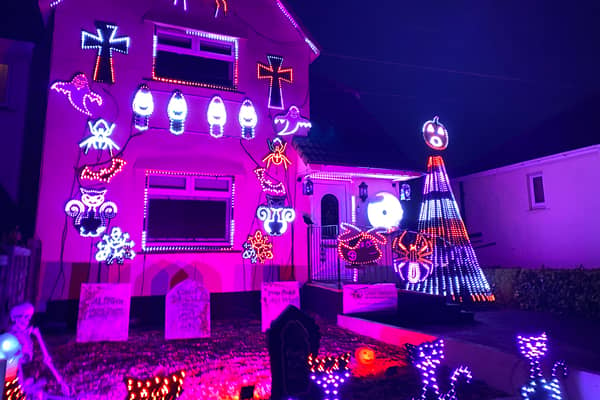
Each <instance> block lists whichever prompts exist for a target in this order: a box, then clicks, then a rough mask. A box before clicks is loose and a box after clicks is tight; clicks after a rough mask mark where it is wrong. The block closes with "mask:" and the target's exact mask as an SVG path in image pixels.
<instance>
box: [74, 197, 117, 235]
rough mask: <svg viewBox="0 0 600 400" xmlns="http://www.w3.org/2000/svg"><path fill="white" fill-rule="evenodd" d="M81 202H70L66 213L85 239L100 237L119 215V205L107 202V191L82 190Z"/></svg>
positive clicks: (75, 200)
mask: <svg viewBox="0 0 600 400" xmlns="http://www.w3.org/2000/svg"><path fill="white" fill-rule="evenodd" d="M80 192H81V200H77V199H73V200H70V201H69V202H68V203H67V205H66V206H65V212H66V213H67V215H68V216H69V217H71V218H73V225H74V226H75V229H77V231H79V234H80V235H81V236H83V237H98V236H100V235H101V234H102V233H104V231H105V230H106V227H107V225H108V223H109V222H110V220H111V219H112V218H114V217H115V216H116V215H117V205H116V204H115V203H113V202H112V201H105V196H106V190H95V189H86V188H80Z"/></svg>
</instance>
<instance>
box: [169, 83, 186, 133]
mask: <svg viewBox="0 0 600 400" xmlns="http://www.w3.org/2000/svg"><path fill="white" fill-rule="evenodd" d="M187 114H188V106H187V102H186V101H185V98H184V97H183V93H181V91H179V90H175V91H173V94H172V95H171V98H170V99H169V104H168V105H167V115H168V116H169V122H170V128H169V130H170V131H171V133H172V134H173V135H181V134H182V133H183V131H184V130H185V119H186V118H187Z"/></svg>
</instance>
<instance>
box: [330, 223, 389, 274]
mask: <svg viewBox="0 0 600 400" xmlns="http://www.w3.org/2000/svg"><path fill="white" fill-rule="evenodd" d="M340 227H341V228H342V233H340V235H339V236H338V255H339V256H340V258H341V259H342V260H344V261H346V262H347V263H348V264H349V265H348V267H351V268H352V267H358V266H361V265H365V264H375V263H376V262H377V261H379V259H381V257H382V256H383V252H382V251H381V247H380V246H382V245H384V244H386V243H387V239H386V238H385V236H383V235H382V234H381V233H378V232H377V229H378V228H373V229H370V230H368V231H363V230H361V229H360V228H358V227H356V226H354V225H351V224H348V223H345V222H343V223H342V224H341V225H340Z"/></svg>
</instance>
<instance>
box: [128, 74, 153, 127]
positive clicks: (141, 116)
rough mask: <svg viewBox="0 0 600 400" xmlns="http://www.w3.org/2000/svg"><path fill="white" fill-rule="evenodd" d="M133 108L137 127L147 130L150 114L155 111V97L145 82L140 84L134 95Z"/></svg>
mask: <svg viewBox="0 0 600 400" xmlns="http://www.w3.org/2000/svg"><path fill="white" fill-rule="evenodd" d="M131 107H132V108H133V114H134V116H135V117H134V124H135V129H137V130H138V131H145V130H147V129H148V122H149V120H150V116H151V115H152V113H153V112H154V98H153V97H152V92H150V88H149V87H148V85H146V84H145V83H144V84H142V85H140V87H139V88H138V90H137V92H135V96H134V97H133V104H132V105H131Z"/></svg>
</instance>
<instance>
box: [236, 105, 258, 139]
mask: <svg viewBox="0 0 600 400" xmlns="http://www.w3.org/2000/svg"><path fill="white" fill-rule="evenodd" d="M238 121H239V123H240V126H241V128H242V138H244V139H246V140H250V139H254V137H255V136H256V124H258V115H256V109H255V108H254V105H253V104H252V101H251V100H250V99H245V100H244V101H243V102H242V105H241V107H240V113H239V114H238Z"/></svg>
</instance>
